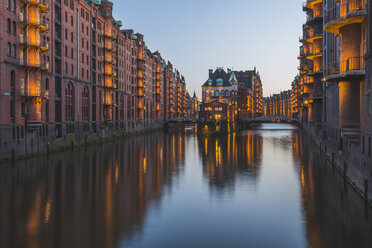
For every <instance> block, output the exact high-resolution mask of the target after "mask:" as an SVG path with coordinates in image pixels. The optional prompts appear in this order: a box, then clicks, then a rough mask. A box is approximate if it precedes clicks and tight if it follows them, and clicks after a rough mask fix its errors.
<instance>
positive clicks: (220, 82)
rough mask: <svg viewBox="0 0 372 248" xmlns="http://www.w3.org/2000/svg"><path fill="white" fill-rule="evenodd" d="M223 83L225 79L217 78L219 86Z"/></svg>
mask: <svg viewBox="0 0 372 248" xmlns="http://www.w3.org/2000/svg"><path fill="white" fill-rule="evenodd" d="M222 85H223V79H222V78H219V79H217V86H222Z"/></svg>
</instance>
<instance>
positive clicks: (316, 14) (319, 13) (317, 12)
mask: <svg viewBox="0 0 372 248" xmlns="http://www.w3.org/2000/svg"><path fill="white" fill-rule="evenodd" d="M321 17H323V9H314V10H313V13H312V15H309V16H307V18H306V22H312V21H313V20H314V19H316V18H321Z"/></svg>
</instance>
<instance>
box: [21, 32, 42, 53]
mask: <svg viewBox="0 0 372 248" xmlns="http://www.w3.org/2000/svg"><path fill="white" fill-rule="evenodd" d="M19 41H20V43H21V45H25V46H35V47H39V48H41V49H42V50H48V49H49V43H48V42H46V41H40V40H36V41H34V42H32V41H30V40H28V39H27V36H26V38H25V36H24V35H23V34H20V35H19Z"/></svg>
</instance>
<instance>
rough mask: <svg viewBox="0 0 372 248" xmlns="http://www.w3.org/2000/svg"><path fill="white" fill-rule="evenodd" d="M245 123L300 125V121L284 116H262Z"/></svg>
mask: <svg viewBox="0 0 372 248" xmlns="http://www.w3.org/2000/svg"><path fill="white" fill-rule="evenodd" d="M244 122H248V123H255V122H257V123H293V124H300V121H299V119H297V118H293V117H289V116H283V115H268V116H260V117H256V118H253V119H249V120H245V121H244Z"/></svg>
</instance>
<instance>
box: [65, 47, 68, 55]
mask: <svg viewBox="0 0 372 248" xmlns="http://www.w3.org/2000/svg"><path fill="white" fill-rule="evenodd" d="M65 56H66V57H67V56H68V55H67V46H65Z"/></svg>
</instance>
